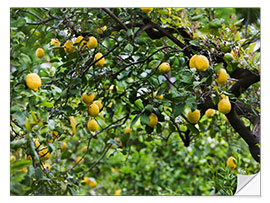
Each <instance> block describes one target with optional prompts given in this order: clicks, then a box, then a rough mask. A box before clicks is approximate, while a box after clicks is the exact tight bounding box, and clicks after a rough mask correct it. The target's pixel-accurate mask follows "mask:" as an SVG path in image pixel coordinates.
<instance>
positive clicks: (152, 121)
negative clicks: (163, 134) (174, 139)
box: [147, 113, 158, 128]
mask: <svg viewBox="0 0 270 203" xmlns="http://www.w3.org/2000/svg"><path fill="white" fill-rule="evenodd" d="M149 118H150V121H149V123H148V124H147V125H148V126H150V127H151V128H153V127H154V126H155V125H157V123H158V117H157V116H156V114H154V113H151V114H150V116H149Z"/></svg>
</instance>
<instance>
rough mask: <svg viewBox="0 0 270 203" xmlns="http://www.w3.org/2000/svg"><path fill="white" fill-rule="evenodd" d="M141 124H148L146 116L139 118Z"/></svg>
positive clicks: (148, 119)
mask: <svg viewBox="0 0 270 203" xmlns="http://www.w3.org/2000/svg"><path fill="white" fill-rule="evenodd" d="M141 122H142V124H147V123H149V122H150V118H149V116H147V115H146V114H143V115H142V116H141Z"/></svg>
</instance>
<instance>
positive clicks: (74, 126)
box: [69, 116, 77, 135]
mask: <svg viewBox="0 0 270 203" xmlns="http://www.w3.org/2000/svg"><path fill="white" fill-rule="evenodd" d="M69 121H70V125H71V127H72V135H74V134H75V133H76V125H77V123H76V120H75V119H74V117H73V116H70V117H69Z"/></svg>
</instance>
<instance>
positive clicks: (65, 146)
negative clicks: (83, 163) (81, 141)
mask: <svg viewBox="0 0 270 203" xmlns="http://www.w3.org/2000/svg"><path fill="white" fill-rule="evenodd" d="M66 149H67V143H66V142H63V143H62V145H61V150H62V151H64V150H66Z"/></svg>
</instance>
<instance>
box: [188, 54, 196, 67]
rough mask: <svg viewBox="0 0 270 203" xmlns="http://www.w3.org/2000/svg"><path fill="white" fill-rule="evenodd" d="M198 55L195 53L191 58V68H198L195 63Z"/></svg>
mask: <svg viewBox="0 0 270 203" xmlns="http://www.w3.org/2000/svg"><path fill="white" fill-rule="evenodd" d="M197 57H198V55H196V54H195V55H193V56H192V57H191V58H190V60H189V67H190V68H196V65H195V61H196V58H197Z"/></svg>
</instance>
